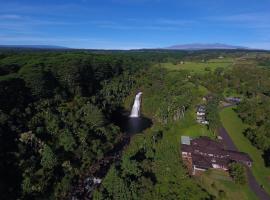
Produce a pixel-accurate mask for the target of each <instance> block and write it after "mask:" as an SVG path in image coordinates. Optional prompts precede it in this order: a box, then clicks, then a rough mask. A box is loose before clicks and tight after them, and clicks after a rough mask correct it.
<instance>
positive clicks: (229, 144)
mask: <svg viewBox="0 0 270 200" xmlns="http://www.w3.org/2000/svg"><path fill="white" fill-rule="evenodd" d="M218 133H219V136H221V137H222V138H223V143H224V145H225V147H226V148H227V149H229V150H234V151H238V149H237V147H236V146H235V145H234V143H233V141H232V139H231V137H230V135H229V134H228V132H227V130H226V129H225V128H224V127H220V128H219V130H218ZM247 179H248V185H249V187H250V189H251V190H252V191H253V192H254V193H255V194H256V195H257V197H258V198H259V199H260V200H270V197H269V195H268V194H267V193H266V192H265V190H264V189H263V188H262V187H261V186H260V184H259V183H258V182H257V180H256V179H255V177H254V176H253V174H252V171H251V169H250V168H248V167H247Z"/></svg>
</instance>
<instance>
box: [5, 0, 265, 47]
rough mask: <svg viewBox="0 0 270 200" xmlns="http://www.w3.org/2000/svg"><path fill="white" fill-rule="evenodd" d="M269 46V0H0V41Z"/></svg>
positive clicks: (146, 45) (93, 44)
mask: <svg viewBox="0 0 270 200" xmlns="http://www.w3.org/2000/svg"><path fill="white" fill-rule="evenodd" d="M190 43H225V44H231V45H242V46H247V47H251V48H261V49H270V0H46V1H45V0H17V1H16V0H0V44H1V45H59V46H65V47H71V48H89V49H137V48H162V47H168V46H171V45H177V44H190Z"/></svg>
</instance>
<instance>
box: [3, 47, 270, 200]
mask: <svg viewBox="0 0 270 200" xmlns="http://www.w3.org/2000/svg"><path fill="white" fill-rule="evenodd" d="M246 54H247V52H245V51H238V50H236V51H198V52H197V51H195V52H185V51H155V50H149V51H143V50H142V51H116V52H113V51H92V52H90V51H83V52H82V51H66V52H64V51H63V52H61V51H55V52H54V51H40V52H32V51H3V52H2V53H0V95H1V98H0V124H1V126H0V148H1V149H0V169H1V170H0V177H1V178H0V195H1V196H0V198H1V199H65V198H67V196H68V194H69V192H70V190H71V189H72V185H73V184H74V183H75V181H76V180H77V179H78V177H80V175H82V174H84V173H85V172H87V171H88V170H89V168H90V167H91V166H92V165H94V164H95V163H97V162H98V161H99V160H101V159H102V158H104V157H105V156H106V155H107V154H108V153H110V152H111V151H112V150H113V148H114V147H115V146H116V145H117V144H119V143H121V142H122V140H123V137H124V133H123V132H122V131H121V129H120V127H118V126H117V125H116V124H115V123H114V121H113V120H112V115H113V113H114V112H116V111H118V110H121V109H123V108H124V109H125V108H128V109H130V106H131V104H132V101H133V97H134V94H135V93H136V92H137V91H138V90H141V91H143V95H144V99H143V105H142V112H143V114H144V115H145V116H147V117H149V118H151V119H152V120H153V122H154V126H153V127H152V128H151V129H149V130H147V131H146V133H145V134H138V135H135V136H133V139H132V140H131V144H130V145H129V146H130V148H127V149H126V150H125V153H124V154H123V156H122V158H121V160H120V161H119V162H116V163H115V164H113V165H112V166H111V168H110V169H109V171H108V174H107V175H106V177H105V178H104V180H103V182H102V184H101V186H100V187H99V188H98V190H96V191H95V192H94V196H93V198H94V199H214V198H216V197H214V196H213V195H211V194H210V193H209V192H208V191H205V189H203V187H201V186H200V185H199V184H198V183H197V182H196V181H195V180H193V179H192V178H190V177H189V175H188V173H187V169H186V168H185V167H184V166H183V164H182V161H181V160H180V159H179V152H178V150H179V146H178V145H179V144H178V142H179V141H175V135H174V132H175V130H177V131H179V130H185V128H186V126H187V124H189V123H190V122H189V121H190V120H189V118H190V116H191V114H190V113H192V112H193V111H194V108H195V106H196V104H197V103H198V102H199V101H200V99H201V98H202V97H203V96H204V95H206V94H211V100H209V101H208V103H207V105H206V106H207V112H208V113H207V117H208V120H209V121H210V124H209V126H208V127H207V128H208V130H209V132H211V134H212V133H213V137H215V131H216V130H217V128H218V127H219V126H220V119H219V114H218V112H219V102H220V101H221V100H223V99H224V97H225V96H228V95H237V96H239V97H241V99H242V101H241V103H240V104H239V106H238V107H237V109H236V111H237V113H238V115H239V116H240V118H241V119H242V120H243V122H245V123H246V124H248V125H249V128H247V129H246V131H245V133H244V134H245V136H246V137H247V138H248V139H249V140H250V141H251V142H252V144H253V145H254V146H256V147H257V148H259V149H261V150H263V151H264V152H265V156H264V158H265V162H266V164H267V165H270V158H269V157H270V156H269V154H270V153H269V152H270V134H269V128H270V126H269V125H270V117H269V116H270V107H269V103H270V70H269V68H268V63H269V60H268V59H267V58H265V57H262V58H261V57H259V56H256V57H254V58H253V57H252V58H251V61H252V62H248V61H250V60H247V61H246V60H245V62H237V63H236V64H234V65H233V66H232V67H231V68H229V69H225V68H223V67H217V68H216V69H215V70H211V69H205V72H204V73H198V74H193V73H190V72H189V71H187V70H177V71H176V70H171V71H170V70H167V69H164V68H162V67H161V66H160V63H165V62H170V63H173V64H174V65H177V64H178V63H180V62H181V61H183V60H185V61H186V60H188V61H196V62H201V61H203V62H205V61H207V60H210V59H214V58H216V57H218V56H220V55H222V56H229V57H233V58H235V59H237V58H241V59H243V57H244V56H246ZM258 55H261V52H259V53H258ZM245 59H246V58H245ZM258 66H260V67H258ZM187 121H188V122H187ZM175 127H176V128H175ZM177 139H179V138H177ZM168 163H170V165H169V164H168ZM220 193H222V194H223V193H224V192H223V191H221V192H220Z"/></svg>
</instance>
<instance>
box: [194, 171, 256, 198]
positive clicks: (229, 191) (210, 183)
mask: <svg viewBox="0 0 270 200" xmlns="http://www.w3.org/2000/svg"><path fill="white" fill-rule="evenodd" d="M197 181H198V182H199V184H200V185H202V186H203V188H205V189H206V190H207V191H208V192H210V193H211V194H213V195H215V196H217V197H218V199H229V200H240V199H241V200H242V199H247V200H255V199H257V197H256V196H255V194H254V193H253V192H251V191H250V190H249V188H248V186H247V185H244V186H242V185H238V184H235V183H234V182H233V181H232V180H231V178H230V177H229V175H228V173H226V172H224V171H221V170H215V169H211V170H208V171H207V172H205V173H204V174H202V175H201V176H199V177H197ZM220 191H224V194H225V195H224V197H223V198H221V195H220V194H219V193H221V192H220Z"/></svg>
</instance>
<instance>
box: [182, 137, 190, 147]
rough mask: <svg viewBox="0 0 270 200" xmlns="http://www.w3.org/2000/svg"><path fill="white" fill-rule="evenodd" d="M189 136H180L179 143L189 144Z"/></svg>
mask: <svg viewBox="0 0 270 200" xmlns="http://www.w3.org/2000/svg"><path fill="white" fill-rule="evenodd" d="M190 141H191V139H190V137H189V136H181V144H186V145H190Z"/></svg>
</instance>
